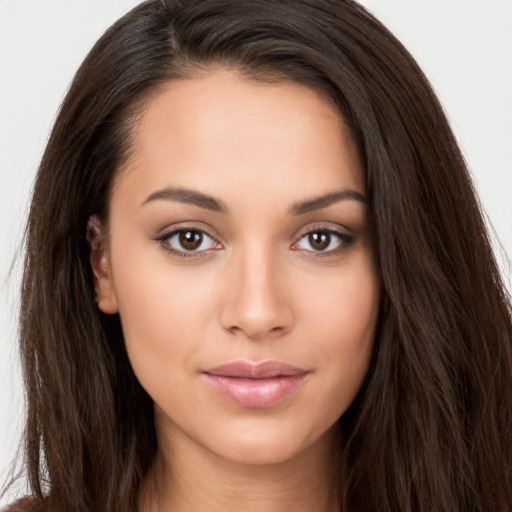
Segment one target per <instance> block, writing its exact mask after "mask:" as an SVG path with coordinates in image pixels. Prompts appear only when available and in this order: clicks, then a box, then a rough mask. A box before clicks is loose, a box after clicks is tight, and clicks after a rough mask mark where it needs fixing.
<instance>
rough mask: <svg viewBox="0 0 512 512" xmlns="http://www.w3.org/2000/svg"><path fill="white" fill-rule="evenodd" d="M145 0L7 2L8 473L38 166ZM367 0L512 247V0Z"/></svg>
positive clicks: (2, 7) (3, 284)
mask: <svg viewBox="0 0 512 512" xmlns="http://www.w3.org/2000/svg"><path fill="white" fill-rule="evenodd" d="M244 1H247V0H244ZM137 3H138V0H44V1H41V0H0V178H1V180H0V482H1V481H2V480H3V477H4V476H5V474H6V471H7V468H8V466H9V463H10V461H11V459H12V457H13V456H14V453H15V446H16V444H17V441H18V438H19V436H20V432H21V424H22V418H23V412H22V410H23V391H22V388H21V381H20V375H19V369H18V366H17V361H16V351H15V339H16V309H17V303H18V302H17V301H18V299H17V294H18V285H19V275H20V265H19V264H18V265H17V266H16V265H15V266H14V267H13V268H12V272H11V277H10V279H7V276H8V273H9V269H10V268H11V262H12V260H13V258H14V256H15V254H16V253H17V252H18V251H19V243H20V238H21V233H22V229H23V223H24V220H25V218H26V212H27V202H28V198H29V194H30V189H31V185H32V180H33V178H34V173H35V170H36V168H37V164H38V160H39V159H40V157H41V154H42V151H43V148H44V145H45V142H46V139H47V136H48V132H49V129H50V127H51V124H52V121H53V119H54V117H55V113H56V110H57V108H58V106H59V104H60V101H61V100H62V98H63V95H64V93H65V91H66V89H67V86H68V84H69V82H70V80H71V78H72V75H73V73H74V71H75V70H76V68H77V67H78V65H79V64H80V62H81V61H82V59H83V57H84V56H85V54H86V52H87V51H88V50H89V48H90V47H91V46H92V44H93V43H94V42H95V41H96V39H97V38H98V37H99V36H100V35H101V33H102V32H103V31H104V30H105V29H106V28H107V27H108V26H109V25H110V24H111V23H112V22H113V21H114V20H115V19H117V18H118V17H119V16H120V15H122V14H123V13H124V12H126V11H127V10H128V9H130V8H131V7H133V6H134V5H136V4H137ZM362 3H363V4H364V5H365V6H367V7H368V8H369V9H370V10H372V11H373V12H374V13H375V14H376V15H377V17H379V18H380V19H381V21H383V22H384V23H385V24H386V25H387V26H388V27H389V28H390V29H391V30H392V31H393V32H394V33H395V34H396V35H397V36H398V37H399V39H401V40H402V42H403V43H404V44H405V46H406V47H407V48H408V49H409V50H410V51H411V53H412V54H413V55H414V56H415V57H416V59H417V60H418V61H419V63H420V65H421V66H422V67H423V69H424V70H425V71H426V73H427V75H428V77H429V78H430V79H431V81H432V83H433V85H434V87H435V89H436V90H437V92H438V94H439V96H440V98H441V101H442V103H443V105H444V106H445V109H446V111H447V113H448V116H449V118H450V120H451V123H452V126H453V128H454V131H455V133H456V135H457V137H458V139H459V142H460V144H461V146H462V148H463V151H464V153H465V155H466V158H467V160H468V162H469V165H470V168H471V170H472V172H473V176H474V179H475V182H476V185H477V188H478V191H479V193H480V197H481V200H482V204H483V207H484V208H485V211H486V212H487V214H488V217H489V219H490V222H491V223H492V225H493V227H494V230H495V232H496V234H497V238H496V240H497V239H498V238H499V239H500V240H501V243H502V245H503V248H504V249H505V251H506V252H507V253H508V254H509V255H512V220H511V214H512V201H511V198H510V195H511V192H512V157H511V154H510V149H511V146H512V0H364V1H363V2H362ZM499 260H500V262H501V264H502V268H503V272H504V275H505V278H506V280H507V282H508V285H509V289H510V276H511V272H510V266H509V264H507V263H506V260H505V258H504V256H503V255H500V256H499ZM482 300H485V298H484V297H483V298H482ZM0 486H1V485H0ZM8 499H9V498H4V499H3V500H1V501H0V505H2V504H5V503H6V502H7V501H8Z"/></svg>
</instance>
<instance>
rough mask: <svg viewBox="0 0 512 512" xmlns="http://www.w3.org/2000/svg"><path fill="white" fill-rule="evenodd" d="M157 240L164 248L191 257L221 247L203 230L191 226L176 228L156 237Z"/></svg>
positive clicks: (177, 254)
mask: <svg viewBox="0 0 512 512" xmlns="http://www.w3.org/2000/svg"><path fill="white" fill-rule="evenodd" d="M157 240H158V241H159V242H160V243H161V244H162V245H163V247H164V248H165V249H167V250H168V251H170V252H171V253H173V254H175V255H176V256H179V257H182V258H193V257H196V256H199V255H201V254H202V253H204V252H206V251H209V250H212V249H219V248H220V247H221V245H220V244H219V243H218V242H217V241H216V240H214V239H213V238H212V237H211V236H209V235H208V234H207V233H205V232H204V231H202V230H200V229H192V228H181V229H176V230H174V231H171V232H169V233H165V234H164V235H162V236H160V237H158V239H157Z"/></svg>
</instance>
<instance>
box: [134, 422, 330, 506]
mask: <svg viewBox="0 0 512 512" xmlns="http://www.w3.org/2000/svg"><path fill="white" fill-rule="evenodd" d="M334 443H335V441H334V434H333V433H331V432H329V433H328V434H326V436H325V437H324V438H321V439H320V440H318V441H317V443H315V445H312V446H309V447H308V448H307V449H306V450H304V451H303V452H301V453H300V454H299V455H297V456H295V457H293V458H292V459H290V460H286V461H283V462H277V463H272V464H247V463H239V462H234V461H230V460H226V459H223V458H221V457H219V456H218V455H216V454H214V453H212V452H211V451H209V450H208V449H207V448H204V447H201V446H198V445H195V444H194V443H193V442H192V441H191V442H190V446H188V447H187V446H186V445H184V444H183V442H180V443H177V444H175V445H174V446H173V447H172V449H168V450H165V451H164V450H160V451H159V453H158V456H157V459H156V461H155V464H154V466H153V468H152V471H151V472H150V474H149V475H148V477H147V478H146V480H145V482H144V486H143V493H142V495H141V505H142V506H141V507H140V510H141V511H143V512H170V511H172V512H203V511H204V510H208V511H209V512H235V511H236V512H239V511H240V510H244V512H288V511H290V512H291V511H293V512H339V508H338V504H337V497H336V492H335V489H336V486H335V483H334V478H333V474H334V462H333V460H332V456H331V455H330V454H332V453H333V451H335V450H333V445H334ZM171 452H172V456H171Z"/></svg>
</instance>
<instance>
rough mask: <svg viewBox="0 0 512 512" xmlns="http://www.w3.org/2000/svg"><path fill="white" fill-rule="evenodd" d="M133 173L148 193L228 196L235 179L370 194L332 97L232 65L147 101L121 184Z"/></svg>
mask: <svg viewBox="0 0 512 512" xmlns="http://www.w3.org/2000/svg"><path fill="white" fill-rule="evenodd" d="M127 181H129V182H130V183H131V185H132V188H133V189H134V190H138V191H142V190H144V191H145V192H146V193H148V194H149V193H151V192H152V189H153V191H154V189H156V188H158V187H162V186H183V187H191V188H196V189H197V188H199V189H206V190H205V191H207V192H208V193H211V194H214V195H217V196H219V197H221V196H222V195H223V194H224V193H226V192H228V190H227V189H228V188H229V187H228V185H229V184H231V185H236V186H238V187H239V188H242V189H244V190H246V191H252V192H253V194H257V193H258V191H259V190H261V188H262V186H264V185H266V187H267V189H275V188H278V189H281V190H286V191H287V192H289V193H290V194H291V195H293V193H294V191H295V192H296V193H297V194H302V195H307V190H308V188H309V189H311V188H315V193H317V192H319V193H321V192H324V190H321V189H322V188H324V189H326V190H325V191H326V192H329V191H331V189H333V188H343V187H350V188H352V189H355V190H357V191H359V192H360V193H361V194H364V176H363V172H362V169H361V165H360V159H359V155H358V153H357V148H356V146H355V143H354V142H353V140H352V137H351V134H350V131H349V129H348V128H347V126H346V124H345V122H344V120H343V119H342V117H341V115H340V114H339V112H338V111H337V110H336V109H335V108H334V106H333V105H332V104H331V103H330V102H329V101H327V100H326V99H324V98H322V97H321V96H320V95H319V94H318V93H317V92H315V91H313V90H312V89H310V88H308V87H305V86H303V85H300V84H298V83H296V82H291V81H283V82H279V83H268V82H261V81H254V80H249V79H247V78H244V77H242V76H241V75H240V74H238V73H236V72H233V71H227V70H216V71H211V72H208V73H207V74H204V75H202V76H200V77H197V78H189V79H182V80H174V81H171V82H169V83H167V84H166V85H165V86H164V87H163V88H161V90H160V91H159V92H158V93H157V94H155V95H153V96H152V97H151V98H150V99H149V100H148V101H147V104H146V106H145V110H144V111H143V113H142V115H141V116H140V117H139V119H138V120H137V123H136V124H135V127H134V137H133V147H132V151H131V158H130V159H129V160H128V162H127V163H126V164H125V165H124V166H123V168H122V169H121V172H119V173H118V177H117V179H116V183H115V186H114V191H115V190H116V188H118V186H120V185H121V184H122V183H123V182H127Z"/></svg>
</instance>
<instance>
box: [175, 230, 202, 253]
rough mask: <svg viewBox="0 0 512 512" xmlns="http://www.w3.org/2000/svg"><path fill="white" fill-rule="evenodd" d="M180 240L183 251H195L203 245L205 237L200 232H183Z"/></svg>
mask: <svg viewBox="0 0 512 512" xmlns="http://www.w3.org/2000/svg"><path fill="white" fill-rule="evenodd" d="M179 240H180V245H181V246H182V247H183V249H185V250H187V251H193V250H194V249H197V248H198V247H199V246H200V245H201V243H202V241H203V235H202V234H201V233H200V232H198V231H182V232H181V233H180V236H179Z"/></svg>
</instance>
